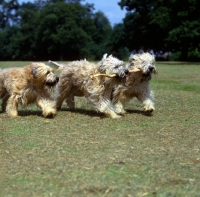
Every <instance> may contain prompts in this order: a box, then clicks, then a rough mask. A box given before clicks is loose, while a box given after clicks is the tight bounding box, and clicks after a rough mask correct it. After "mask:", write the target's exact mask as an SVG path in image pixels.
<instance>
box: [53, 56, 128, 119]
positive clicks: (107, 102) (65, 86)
mask: <svg viewBox="0 0 200 197" xmlns="http://www.w3.org/2000/svg"><path fill="white" fill-rule="evenodd" d="M50 62H51V61H50ZM51 63H52V62H51ZM54 65H55V64H54ZM56 65H57V66H58V67H60V68H59V70H61V74H60V81H59V83H58V85H57V87H56V97H55V100H56V106H57V109H60V108H61V105H62V103H63V101H64V100H65V99H66V102H67V104H68V106H69V108H70V109H74V107H75V103H74V97H75V96H85V97H86V98H87V100H88V101H89V102H90V103H91V104H92V105H93V106H94V107H95V108H96V109H97V110H98V111H100V112H102V113H104V114H107V115H109V116H110V117H112V118H118V117H120V116H119V115H117V114H116V113H115V111H114V108H113V105H112V102H111V99H110V98H111V93H112V90H113V88H114V86H116V85H119V84H121V83H123V80H124V78H125V77H126V75H127V74H128V69H126V68H125V64H124V62H123V61H120V60H118V59H117V58H115V57H113V56H111V55H110V56H108V57H107V54H105V55H104V56H103V59H102V60H101V61H100V62H99V64H95V63H91V62H88V61H86V60H81V61H73V62H71V63H69V64H67V65H59V64H58V63H56ZM99 72H101V73H106V74H117V77H114V78H107V77H102V76H100V77H94V78H91V76H92V75H94V74H98V73H99Z"/></svg>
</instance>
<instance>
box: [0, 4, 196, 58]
mask: <svg viewBox="0 0 200 197" xmlns="http://www.w3.org/2000/svg"><path fill="white" fill-rule="evenodd" d="M118 4H119V6H120V7H121V8H122V9H126V11H127V13H126V16H125V18H124V19H123V22H122V23H119V24H115V25H114V27H112V26H111V25H110V22H109V20H108V18H107V17H106V16H105V15H104V13H103V12H101V11H98V12H95V11H94V10H95V9H94V5H93V4H88V3H87V2H85V1H82V0H35V1H34V3H31V2H28V3H23V4H19V2H18V0H0V60H48V59H53V60H77V59H84V58H87V59H90V60H100V59H101V58H102V55H103V54H104V53H108V54H110V53H112V54H113V55H115V56H117V57H118V58H120V59H127V57H128V56H129V54H130V53H131V52H136V53H137V52H139V51H141V50H142V51H154V54H155V55H156V58H157V60H181V61H199V60H200V44H199V43H200V42H199V37H200V13H199V11H198V8H199V6H200V1H198V0H121V1H120V2H119V3H118Z"/></svg>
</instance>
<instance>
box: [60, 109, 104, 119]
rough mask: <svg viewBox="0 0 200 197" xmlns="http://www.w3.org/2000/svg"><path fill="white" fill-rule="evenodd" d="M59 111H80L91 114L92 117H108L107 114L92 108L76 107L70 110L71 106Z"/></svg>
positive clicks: (83, 113)
mask: <svg viewBox="0 0 200 197" xmlns="http://www.w3.org/2000/svg"><path fill="white" fill-rule="evenodd" d="M59 111H63V112H64V111H66V112H71V113H75V114H76V113H79V114H82V115H87V116H91V117H99V118H106V116H105V115H104V114H103V113H101V112H98V111H95V110H91V109H81V108H75V109H74V110H70V109H69V108H61V109H60V110H58V113H59Z"/></svg>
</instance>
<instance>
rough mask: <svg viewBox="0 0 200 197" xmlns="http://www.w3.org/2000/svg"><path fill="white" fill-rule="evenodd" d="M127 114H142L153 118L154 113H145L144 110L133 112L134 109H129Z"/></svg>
mask: <svg viewBox="0 0 200 197" xmlns="http://www.w3.org/2000/svg"><path fill="white" fill-rule="evenodd" d="M126 112H127V114H141V115H143V116H152V115H153V113H151V112H146V111H143V110H132V109H128V110H126Z"/></svg>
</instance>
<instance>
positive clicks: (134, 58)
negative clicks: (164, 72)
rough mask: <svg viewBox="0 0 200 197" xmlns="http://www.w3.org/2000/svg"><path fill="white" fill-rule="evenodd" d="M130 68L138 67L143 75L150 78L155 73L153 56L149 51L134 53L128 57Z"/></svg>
mask: <svg viewBox="0 0 200 197" xmlns="http://www.w3.org/2000/svg"><path fill="white" fill-rule="evenodd" d="M129 67H130V69H135V68H138V69H140V71H141V72H140V73H141V74H142V76H143V77H147V78H151V75H152V74H156V73H157V70H156V66H155V58H154V56H152V55H151V54H150V53H142V54H135V55H133V54H132V55H131V56H130V57H129Z"/></svg>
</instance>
